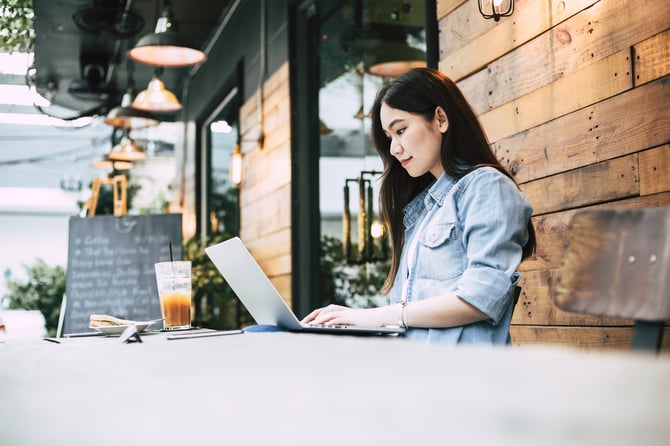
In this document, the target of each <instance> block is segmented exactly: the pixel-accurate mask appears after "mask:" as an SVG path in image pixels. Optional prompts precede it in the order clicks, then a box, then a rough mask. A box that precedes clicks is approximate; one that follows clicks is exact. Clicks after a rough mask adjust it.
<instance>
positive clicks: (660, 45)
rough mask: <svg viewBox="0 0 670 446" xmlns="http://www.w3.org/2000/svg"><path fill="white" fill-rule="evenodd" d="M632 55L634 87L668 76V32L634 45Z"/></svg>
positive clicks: (669, 55)
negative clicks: (633, 55)
mask: <svg viewBox="0 0 670 446" xmlns="http://www.w3.org/2000/svg"><path fill="white" fill-rule="evenodd" d="M634 54H635V57H634V59H633V60H634V67H635V68H634V71H635V79H634V81H635V85H636V86H637V85H643V84H645V83H647V82H650V81H653V80H655V79H658V78H661V77H663V76H666V75H668V74H670V30H666V31H664V32H662V33H660V34H657V35H655V36H653V37H651V38H649V39H647V40H645V41H643V42H641V43H640V44H638V45H635V47H634Z"/></svg>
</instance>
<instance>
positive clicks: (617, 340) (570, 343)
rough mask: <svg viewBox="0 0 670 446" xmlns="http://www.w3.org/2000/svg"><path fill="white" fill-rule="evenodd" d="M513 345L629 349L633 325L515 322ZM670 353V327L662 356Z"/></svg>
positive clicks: (665, 334) (664, 335)
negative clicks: (569, 325) (590, 325)
mask: <svg viewBox="0 0 670 446" xmlns="http://www.w3.org/2000/svg"><path fill="white" fill-rule="evenodd" d="M511 336H512V345H514V346H517V347H523V346H529V345H538V344H541V345H555V346H563V347H574V348H577V349H580V350H587V351H629V350H630V346H631V340H632V338H633V328H632V327H553V326H545V327H537V326H523V325H518V326H514V327H512V329H511ZM668 353H670V328H668V327H667V326H666V328H665V331H664V333H663V347H662V353H661V355H662V356H665V354H668Z"/></svg>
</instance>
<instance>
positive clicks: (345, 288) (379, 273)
mask: <svg viewBox="0 0 670 446" xmlns="http://www.w3.org/2000/svg"><path fill="white" fill-rule="evenodd" d="M354 251H355V247H354ZM389 268H390V261H389V260H379V261H376V262H374V263H372V262H366V263H360V264H358V263H355V264H352V263H350V262H347V261H346V259H345V258H344V255H343V250H342V241H341V240H339V239H336V238H334V237H328V236H324V237H322V239H321V284H322V290H323V296H324V302H323V304H324V305H327V304H330V303H335V304H340V305H347V306H349V307H354V308H367V307H375V306H379V305H380V304H382V303H383V302H385V301H386V297H385V296H382V295H380V294H379V289H380V288H381V286H382V284H383V283H384V280H386V275H387V274H388V271H389Z"/></svg>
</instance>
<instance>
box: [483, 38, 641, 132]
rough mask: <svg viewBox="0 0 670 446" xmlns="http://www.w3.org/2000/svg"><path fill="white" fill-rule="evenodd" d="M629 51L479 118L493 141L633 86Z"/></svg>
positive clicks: (591, 65) (606, 59)
mask: <svg viewBox="0 0 670 446" xmlns="http://www.w3.org/2000/svg"><path fill="white" fill-rule="evenodd" d="M631 63H632V62H631V59H630V50H628V49H626V50H623V51H619V52H618V53H615V54H613V55H612V56H609V57H607V58H605V59H601V60H599V61H598V62H594V63H592V64H590V65H587V66H586V67H584V68H582V69H580V70H577V71H575V72H574V73H572V74H570V75H568V76H565V77H563V78H561V79H558V80H556V81H555V82H552V83H551V84H549V85H546V86H544V87H542V88H538V89H537V90H534V91H532V92H530V93H528V94H526V95H524V96H521V97H518V98H516V99H514V100H512V101H510V102H507V103H506V104H504V105H501V106H500V107H497V108H495V109H493V110H491V111H489V112H487V113H484V114H483V115H481V116H480V121H481V123H482V125H483V126H484V129H485V130H486V133H487V135H488V137H489V140H490V141H491V142H495V141H497V140H499V139H502V138H505V137H508V136H510V135H514V134H516V133H519V132H521V131H524V130H527V129H530V128H532V127H535V126H538V125H540V124H543V123H545V122H548V121H552V120H554V119H556V118H559V117H561V116H563V115H566V114H568V113H571V112H573V111H575V110H579V109H581V108H583V107H586V106H589V105H592V104H595V103H596V102H599V101H602V100H604V99H607V98H609V97H612V96H615V95H617V94H619V93H621V92H623V91H625V90H628V89H630V88H632V87H633V79H632V67H631Z"/></svg>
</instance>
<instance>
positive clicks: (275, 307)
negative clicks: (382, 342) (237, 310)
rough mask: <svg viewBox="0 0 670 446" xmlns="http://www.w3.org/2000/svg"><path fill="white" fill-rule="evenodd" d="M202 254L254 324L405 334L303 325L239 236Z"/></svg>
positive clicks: (386, 329)
mask: <svg viewBox="0 0 670 446" xmlns="http://www.w3.org/2000/svg"><path fill="white" fill-rule="evenodd" d="M205 252H206V253H207V255H208V256H209V258H210V259H211V260H212V262H213V263H214V265H215V266H216V268H217V269H218V270H219V272H220V273H221V275H223V278H224V279H225V280H226V282H228V284H229V285H230V287H231V288H232V290H233V291H234V292H235V294H236V295H237V297H238V298H239V299H240V301H241V302H242V304H243V305H244V306H245V307H246V309H247V311H249V314H250V315H251V316H252V317H253V318H254V320H255V321H256V323H257V324H262V325H274V326H277V327H280V328H283V329H285V330H289V331H295V332H309V333H329V334H351V335H398V334H402V333H404V332H405V329H404V328H402V327H398V326H386V327H361V326H354V325H309V324H303V323H301V322H300V320H299V319H298V318H297V317H296V315H295V314H294V313H293V311H292V310H291V309H290V308H289V307H288V305H286V302H285V301H284V299H283V298H282V297H281V295H280V294H279V292H278V291H277V289H276V288H275V287H274V285H273V284H272V282H270V279H269V278H268V277H267V276H266V275H265V272H263V270H262V269H261V267H260V265H259V264H258V262H256V260H255V259H254V258H253V256H252V255H251V253H250V252H249V250H248V249H247V248H246V246H244V243H243V242H242V240H241V239H240V238H239V237H233V238H231V239H228V240H226V241H224V242H221V243H218V244H216V245H212V246H210V247H207V248H205Z"/></svg>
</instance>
